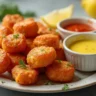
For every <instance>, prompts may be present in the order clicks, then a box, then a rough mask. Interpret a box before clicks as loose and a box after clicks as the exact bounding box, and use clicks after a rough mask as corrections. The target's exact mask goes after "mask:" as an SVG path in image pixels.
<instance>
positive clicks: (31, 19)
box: [24, 17, 35, 21]
mask: <svg viewBox="0 0 96 96" xmlns="http://www.w3.org/2000/svg"><path fill="white" fill-rule="evenodd" d="M24 21H35V20H34V19H33V18H31V17H29V18H26V19H24Z"/></svg>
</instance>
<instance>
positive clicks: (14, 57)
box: [8, 54, 26, 71]
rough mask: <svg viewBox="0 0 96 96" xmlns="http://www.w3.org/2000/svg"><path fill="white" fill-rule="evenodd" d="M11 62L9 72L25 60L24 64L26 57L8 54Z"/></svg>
mask: <svg viewBox="0 0 96 96" xmlns="http://www.w3.org/2000/svg"><path fill="white" fill-rule="evenodd" d="M8 55H9V57H10V60H11V64H10V66H9V68H8V69H9V71H11V70H12V68H13V67H14V66H16V65H19V61H20V60H23V61H24V62H26V57H25V56H24V55H21V54H8Z"/></svg>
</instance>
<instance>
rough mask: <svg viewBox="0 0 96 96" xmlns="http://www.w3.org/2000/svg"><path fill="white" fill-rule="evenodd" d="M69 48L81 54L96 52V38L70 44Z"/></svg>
mask: <svg viewBox="0 0 96 96" xmlns="http://www.w3.org/2000/svg"><path fill="white" fill-rule="evenodd" d="M69 49H71V50H72V51H75V52H78V53H81V54H96V40H82V41H77V42H75V43H73V44H72V45H70V46H69Z"/></svg>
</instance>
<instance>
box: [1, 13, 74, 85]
mask: <svg viewBox="0 0 96 96" xmlns="http://www.w3.org/2000/svg"><path fill="white" fill-rule="evenodd" d="M0 47H1V49H0V74H3V73H5V72H6V71H7V72H9V73H10V74H12V77H13V79H14V80H15V81H16V82H17V83H18V84H21V85H32V84H35V83H36V82H37V81H38V77H39V76H40V74H45V75H46V77H47V78H48V79H49V80H51V81H53V82H60V83H65V82H70V81H72V80H73V77H74V71H75V69H74V66H73V64H71V63H69V62H68V61H66V59H65V55H64V49H63V46H62V40H61V37H60V36H59V34H58V33H57V32H56V29H53V28H50V27H47V26H45V25H44V24H43V23H41V22H39V21H35V20H34V19H33V18H26V19H24V17H22V16H21V15H19V14H14V15H10V14H8V15H6V16H5V17H4V18H3V20H2V23H1V25H0ZM42 70H43V73H42Z"/></svg>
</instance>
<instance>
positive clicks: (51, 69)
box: [46, 60, 75, 83]
mask: <svg viewBox="0 0 96 96" xmlns="http://www.w3.org/2000/svg"><path fill="white" fill-rule="evenodd" d="M74 71H75V69H74V66H73V65H72V64H70V63H69V62H67V61H60V60H55V61H54V62H53V63H52V64H51V65H49V66H48V67H47V68H46V75H47V77H48V78H49V79H50V80H52V81H55V82H61V83H63V82H70V81H72V80H73V77H74Z"/></svg>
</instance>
